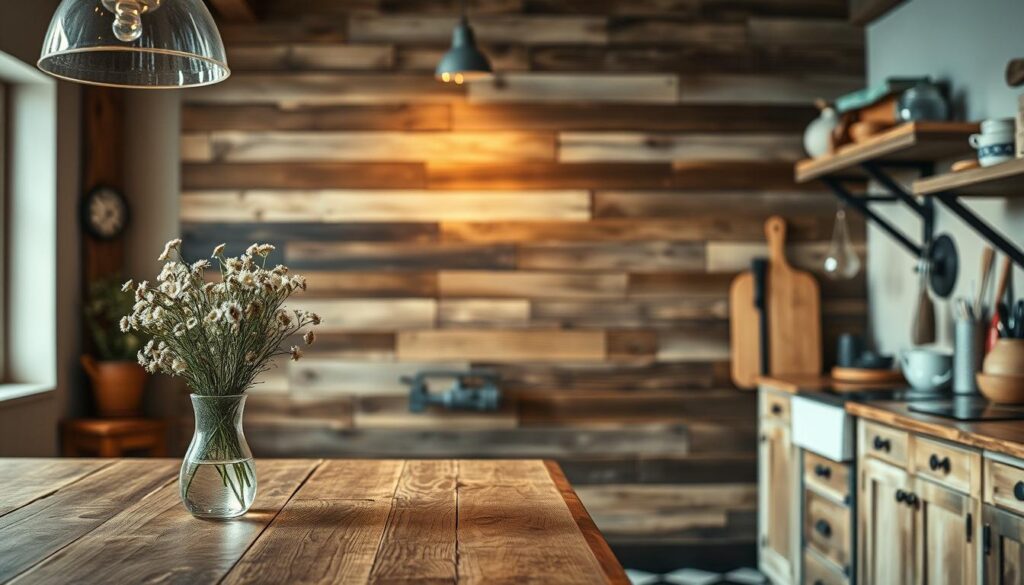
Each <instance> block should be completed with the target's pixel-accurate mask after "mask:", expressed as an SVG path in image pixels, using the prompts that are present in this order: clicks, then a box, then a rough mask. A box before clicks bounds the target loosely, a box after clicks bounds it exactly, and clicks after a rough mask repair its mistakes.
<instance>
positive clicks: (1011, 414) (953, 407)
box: [908, 396, 1024, 421]
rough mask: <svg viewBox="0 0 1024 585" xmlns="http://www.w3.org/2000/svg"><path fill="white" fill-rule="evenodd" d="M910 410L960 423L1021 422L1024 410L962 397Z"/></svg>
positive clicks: (916, 406) (977, 398)
mask: <svg viewBox="0 0 1024 585" xmlns="http://www.w3.org/2000/svg"><path fill="white" fill-rule="evenodd" d="M908 408H909V410H910V411H912V412H919V413H921V414H930V415H932V416H941V417H944V418H951V419H953V420H960V421H982V420H1021V419H1024V408H1021V407H1019V406H1003V405H999V404H993V403H991V402H989V401H987V400H985V399H984V398H981V397H975V396H961V397H956V398H947V399H945V400H931V401H927V402H920V403H914V404H911V405H910V406H909V407H908Z"/></svg>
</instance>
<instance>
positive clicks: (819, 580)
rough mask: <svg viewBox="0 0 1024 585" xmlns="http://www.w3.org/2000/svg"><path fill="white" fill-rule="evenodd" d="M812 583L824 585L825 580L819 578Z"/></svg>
mask: <svg viewBox="0 0 1024 585" xmlns="http://www.w3.org/2000/svg"><path fill="white" fill-rule="evenodd" d="M812 585H825V582H824V581H822V580H821V579H815V580H814V583H813V584H812Z"/></svg>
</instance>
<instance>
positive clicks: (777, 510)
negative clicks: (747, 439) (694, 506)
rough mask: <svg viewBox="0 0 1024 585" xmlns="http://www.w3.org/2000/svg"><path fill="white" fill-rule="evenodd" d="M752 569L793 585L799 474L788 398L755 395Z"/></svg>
mask: <svg viewBox="0 0 1024 585" xmlns="http://www.w3.org/2000/svg"><path fill="white" fill-rule="evenodd" d="M759 397H760V412H761V416H760V421H759V425H760V441H761V444H760V448H759V459H758V461H759V466H758V504H759V505H758V543H759V547H758V565H759V567H760V569H761V572H762V573H764V574H765V575H767V576H768V577H769V578H770V579H772V581H773V582H775V583H782V584H785V583H796V582H797V581H798V579H799V576H798V572H799V567H800V552H799V549H800V536H799V530H800V516H799V513H800V498H799V493H800V473H799V468H800V466H799V459H798V453H797V449H796V448H795V447H794V446H793V441H792V435H791V431H790V426H789V406H790V404H789V397H788V396H787V395H785V394H781V393H776V392H772V391H768V390H762V391H761V392H760V395H759Z"/></svg>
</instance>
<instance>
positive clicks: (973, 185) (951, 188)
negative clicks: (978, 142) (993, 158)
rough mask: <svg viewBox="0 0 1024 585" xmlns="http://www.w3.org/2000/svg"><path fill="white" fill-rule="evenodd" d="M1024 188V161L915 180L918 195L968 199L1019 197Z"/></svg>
mask: <svg viewBox="0 0 1024 585" xmlns="http://www.w3.org/2000/svg"><path fill="white" fill-rule="evenodd" d="M1021 187H1024V159H1015V160H1010V161H1007V162H1004V163H1000V164H998V165H992V166H990V167H981V168H977V169H969V170H966V171H960V172H956V173H944V174H941V175H935V176H934V177H929V178H927V179H918V180H916V181H914V193H915V194H917V195H931V194H935V193H945V192H950V193H955V194H957V195H960V196H968V197H972V196H974V197H1012V198H1017V197H1020V194H1021Z"/></svg>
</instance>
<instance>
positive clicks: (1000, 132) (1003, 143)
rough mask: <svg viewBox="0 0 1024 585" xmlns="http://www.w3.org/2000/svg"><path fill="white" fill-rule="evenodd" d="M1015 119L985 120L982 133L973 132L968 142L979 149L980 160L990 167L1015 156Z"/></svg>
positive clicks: (984, 165) (983, 164)
mask: <svg viewBox="0 0 1024 585" xmlns="http://www.w3.org/2000/svg"><path fill="white" fill-rule="evenodd" d="M1015 134H1016V131H1015V121H1014V120H1013V118H1001V119H992V120H985V121H984V122H982V123H981V133H979V134H971V136H970V138H969V139H968V142H969V143H970V145H971V147H973V148H975V149H976V150H977V151H978V162H979V163H980V164H981V166H983V167H990V166H992V165H997V164H999V163H1002V162H1006V161H1008V160H1011V159H1013V158H1014V156H1015V153H1014V149H1015V141H1016V137H1015Z"/></svg>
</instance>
